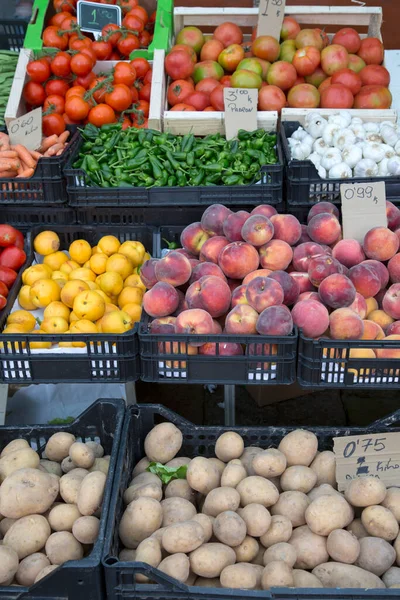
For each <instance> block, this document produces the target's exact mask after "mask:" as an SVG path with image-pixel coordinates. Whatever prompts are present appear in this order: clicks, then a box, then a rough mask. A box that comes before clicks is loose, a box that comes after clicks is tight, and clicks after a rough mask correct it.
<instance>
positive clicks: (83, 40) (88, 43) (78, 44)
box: [69, 33, 92, 52]
mask: <svg viewBox="0 0 400 600" xmlns="http://www.w3.org/2000/svg"><path fill="white" fill-rule="evenodd" d="M91 47H92V40H91V39H90V38H88V37H86V36H84V37H79V36H78V34H75V33H73V34H72V35H71V37H70V39H69V49H70V50H78V52H80V51H81V50H82V49H83V48H91Z"/></svg>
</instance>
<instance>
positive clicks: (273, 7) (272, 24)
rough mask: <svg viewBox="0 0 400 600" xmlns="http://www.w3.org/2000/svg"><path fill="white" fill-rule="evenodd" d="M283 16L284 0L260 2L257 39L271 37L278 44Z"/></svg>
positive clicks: (263, 0)
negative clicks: (264, 36)
mask: <svg viewBox="0 0 400 600" xmlns="http://www.w3.org/2000/svg"><path fill="white" fill-rule="evenodd" d="M284 16H285V0H260V6H259V9H258V23H257V37H259V36H260V35H272V37H274V38H276V39H277V40H278V42H279V39H280V36H281V29H282V22H283V17H284Z"/></svg>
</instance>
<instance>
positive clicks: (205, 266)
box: [189, 238, 226, 285]
mask: <svg viewBox="0 0 400 600" xmlns="http://www.w3.org/2000/svg"><path fill="white" fill-rule="evenodd" d="M211 239H212V238H211ZM208 275H212V276H213V277H219V278H220V279H222V280H223V281H225V283H226V277H225V275H224V274H223V272H222V271H221V269H220V267H219V266H218V265H216V264H215V263H213V262H201V263H199V264H198V265H196V266H195V267H194V269H193V271H192V274H191V276H190V279H189V285H191V284H192V283H194V282H195V281H199V279H201V278H202V277H206V276H208Z"/></svg>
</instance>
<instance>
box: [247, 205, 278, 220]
mask: <svg viewBox="0 0 400 600" xmlns="http://www.w3.org/2000/svg"><path fill="white" fill-rule="evenodd" d="M250 214H251V215H264V217H268V219H270V218H271V217H272V216H273V215H276V214H278V211H277V210H276V208H274V207H273V206H271V205H270V204H259V205H258V206H256V207H255V208H253V210H252V211H251V213H250Z"/></svg>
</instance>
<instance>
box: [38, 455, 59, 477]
mask: <svg viewBox="0 0 400 600" xmlns="http://www.w3.org/2000/svg"><path fill="white" fill-rule="evenodd" d="M40 466H41V467H44V468H45V469H46V471H47V472H48V473H53V474H54V475H57V476H58V477H61V476H62V475H63V472H62V470H61V465H60V464H59V463H58V462H56V461H55V460H46V459H41V461H40Z"/></svg>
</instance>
